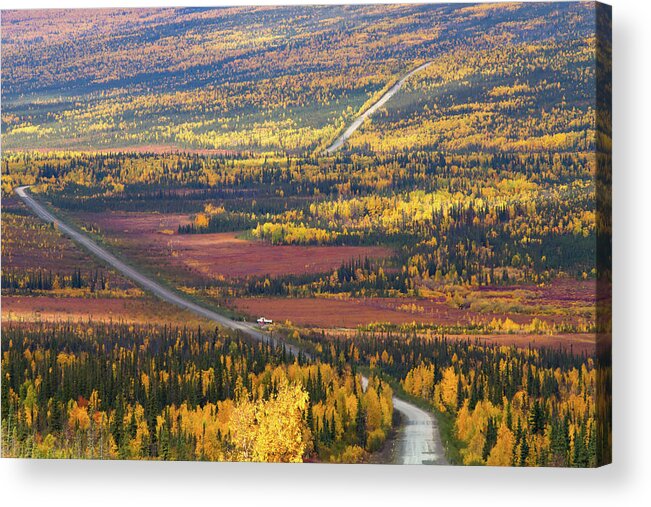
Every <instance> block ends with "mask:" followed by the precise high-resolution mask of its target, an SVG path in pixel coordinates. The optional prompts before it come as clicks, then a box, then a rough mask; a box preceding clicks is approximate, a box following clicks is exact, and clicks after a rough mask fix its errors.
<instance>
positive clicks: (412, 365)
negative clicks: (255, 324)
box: [309, 332, 611, 467]
mask: <svg viewBox="0 0 651 507" xmlns="http://www.w3.org/2000/svg"><path fill="white" fill-rule="evenodd" d="M309 338H310V339H311V340H313V341H314V342H315V343H317V344H318V348H319V349H320V350H321V357H323V358H324V360H326V361H335V362H337V361H338V362H339V363H340V364H346V363H348V362H351V363H352V364H361V365H367V366H370V367H371V369H372V370H375V371H382V372H384V373H385V374H388V375H390V376H392V377H393V378H395V379H398V380H399V381H400V382H401V384H402V387H403V389H404V390H405V392H407V393H409V394H411V395H413V396H416V397H418V398H421V399H423V400H426V401H427V402H429V403H431V404H432V406H433V407H434V408H436V410H438V411H439V412H441V413H443V414H444V416H446V415H445V414H447V417H451V418H452V420H453V422H454V436H455V437H456V438H457V439H459V441H460V442H461V449H460V455H461V459H462V460H463V463H465V464H489V465H503V466H575V467H587V466H596V465H597V464H598V463H602V462H604V461H605V462H608V461H609V459H610V451H609V449H610V447H609V446H610V443H609V441H608V440H607V439H608V438H609V437H608V436H606V437H604V438H602V435H610V434H611V433H610V428H609V427H608V428H606V431H605V432H604V433H603V434H602V432H601V431H600V428H599V427H598V420H597V414H599V417H604V421H609V420H610V419H609V418H608V417H606V415H607V414H602V413H600V412H599V407H600V406H604V404H605V402H604V400H601V399H600V397H603V396H610V393H609V392H606V391H604V387H602V386H607V385H609V384H608V382H606V383H605V384H604V381H607V378H608V377H609V375H610V369H609V367H608V366H599V365H598V364H597V359H596V358H595V357H589V356H586V355H577V354H574V353H572V351H571V350H570V351H564V350H561V349H558V350H554V349H549V348H542V349H517V348H515V347H506V346H489V345H482V344H480V343H473V342H471V341H469V340H447V339H446V338H445V337H437V338H433V339H425V338H421V337H419V336H417V335H416V334H415V333H414V334H412V333H396V332H388V333H376V332H371V333H368V332H364V333H358V334H357V336H355V337H354V339H351V340H337V341H335V342H334V343H333V342H332V341H331V340H330V339H324V337H323V336H320V335H318V334H315V335H311V336H310V337H309ZM606 424H608V423H606Z"/></svg>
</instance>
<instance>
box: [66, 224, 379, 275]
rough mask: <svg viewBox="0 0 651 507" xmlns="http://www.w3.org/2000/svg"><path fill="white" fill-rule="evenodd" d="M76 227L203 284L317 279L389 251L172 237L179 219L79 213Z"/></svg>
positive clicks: (236, 236)
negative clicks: (83, 226) (88, 228)
mask: <svg viewBox="0 0 651 507" xmlns="http://www.w3.org/2000/svg"><path fill="white" fill-rule="evenodd" d="M77 218H78V220H79V222H80V223H88V224H93V225H95V226H97V227H99V229H100V230H101V231H102V233H103V234H106V235H108V236H109V237H113V238H115V239H116V240H118V241H120V242H121V243H123V244H124V246H125V247H126V248H127V251H128V252H129V253H130V254H131V255H133V256H135V257H136V258H147V259H148V260H149V261H155V262H157V263H159V264H160V263H161V262H162V263H164V264H168V265H171V266H173V267H176V268H178V267H181V268H183V269H185V270H190V271H192V272H195V273H197V274H199V275H201V276H203V277H207V278H220V277H225V278H238V277H246V276H265V275H271V276H277V275H287V274H296V275H298V274H304V273H322V272H328V271H332V270H334V269H336V268H337V267H339V265H341V263H342V262H346V261H348V260H350V259H351V258H364V257H369V258H374V259H378V258H386V257H389V256H390V255H391V254H392V251H391V249H390V248H386V247H375V246H321V245H319V246H298V245H270V244H268V243H264V242H262V241H255V240H249V239H245V238H243V237H242V236H243V233H236V232H223V233H212V234H177V229H178V227H179V225H187V224H189V223H191V218H190V216H188V215H184V214H158V213H125V212H120V213H83V214H79V215H78V217H77Z"/></svg>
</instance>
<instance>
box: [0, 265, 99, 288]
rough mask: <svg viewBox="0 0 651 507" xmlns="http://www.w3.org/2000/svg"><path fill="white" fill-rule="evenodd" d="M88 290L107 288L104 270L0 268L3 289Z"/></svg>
mask: <svg viewBox="0 0 651 507" xmlns="http://www.w3.org/2000/svg"><path fill="white" fill-rule="evenodd" d="M83 288H87V289H89V290H90V292H95V291H96V290H107V289H108V288H109V280H108V277H107V275H106V274H105V273H104V271H100V270H97V269H96V270H94V271H89V272H87V273H82V271H81V269H79V268H77V269H75V270H73V271H72V272H71V273H69V274H68V273H61V272H55V273H53V272H52V270H44V269H35V270H17V269H11V268H10V269H6V268H5V269H3V270H2V290H3V291H26V292H30V291H51V290H57V289H83Z"/></svg>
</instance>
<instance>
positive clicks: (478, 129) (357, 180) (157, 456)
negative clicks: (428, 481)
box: [2, 2, 611, 467]
mask: <svg viewBox="0 0 651 507" xmlns="http://www.w3.org/2000/svg"><path fill="white" fill-rule="evenodd" d="M2 47H3V51H2V84H3V86H2V128H3V136H2V147H3V153H2V226H3V235H2V454H3V457H7V458H9V457H22V458H85V459H136V460H137V459H143V460H208V461H263V462H327V463H409V464H411V463H415V464H435V465H448V464H449V465H490V466H527V467H529V466H563V467H564V466H571V467H595V466H599V465H602V464H605V463H609V462H610V459H611V451H610V449H611V425H610V421H611V410H610V375H611V373H610V371H611V370H610V343H611V340H610V329H611V323H610V273H611V269H610V266H611V255H610V251H611V240H610V238H611V226H610V182H611V177H610V167H611V162H610V138H611V137H610V110H611V106H610V104H611V99H610V97H611V95H610V94H611V92H610V72H611V71H610V67H611V57H610V54H611V53H610V8H609V7H607V6H604V5H600V4H595V3H572V2H570V3H533V4H510V3H500V4H466V5H458V4H431V5H354V6H353V5H350V6H348V5H337V6H293V7H253V6H252V7H238V8H208V9H188V8H183V9H169V8H165V9H149V10H148V9H122V8H121V9H115V10H114V9H104V10H45V11H20V10H15V11H4V12H2Z"/></svg>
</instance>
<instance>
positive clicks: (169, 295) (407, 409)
mask: <svg viewBox="0 0 651 507" xmlns="http://www.w3.org/2000/svg"><path fill="white" fill-rule="evenodd" d="M28 188H29V187H27V186H23V187H18V188H16V194H17V195H18V197H20V198H21V199H22V200H23V202H24V203H25V204H26V205H27V206H28V207H29V208H30V209H31V210H32V211H33V212H34V213H35V214H36V215H37V216H38V217H39V218H41V219H42V220H44V221H45V222H48V223H53V224H55V225H56V227H57V228H58V229H59V230H60V231H61V232H63V233H64V234H66V235H67V236H68V237H69V238H70V239H72V240H73V241H75V242H76V243H78V244H79V245H81V246H82V247H84V248H85V249H86V250H88V251H89V252H90V253H92V254H93V255H95V256H96V257H98V258H99V259H101V260H103V261H104V262H106V263H107V264H109V265H110V266H112V267H113V268H115V269H116V270H117V271H119V272H120V273H122V274H123V275H124V276H126V277H127V278H129V279H131V280H132V281H133V282H135V283H136V284H138V285H139V286H141V287H142V288H143V289H146V290H148V291H149V292H151V293H152V294H154V295H155V296H157V297H159V298H160V299H162V300H163V301H166V302H168V303H171V304H173V305H176V306H178V307H180V308H185V309H186V310H189V311H191V312H193V313H196V314H197V315H201V316H202V317H205V318H207V319H209V320H212V321H213V322H216V323H217V324H220V325H222V326H224V327H227V328H229V329H233V330H237V331H241V332H242V333H244V334H246V335H248V336H249V337H251V338H254V339H256V340H260V341H266V342H271V343H273V344H275V345H279V344H281V343H283V342H281V341H280V340H278V339H276V338H272V337H271V336H269V335H268V334H267V333H264V332H262V331H260V330H258V329H257V328H256V327H255V325H254V324H251V323H247V322H239V321H237V320H233V319H229V318H228V317H225V316H224V315H221V314H219V313H217V312H214V311H212V310H209V309H207V308H204V307H203V306H200V305H198V304H196V303H193V302H192V301H189V300H187V299H185V298H184V297H182V296H180V295H179V294H177V293H175V292H174V291H172V290H170V289H168V288H166V287H164V286H163V285H161V284H159V283H157V282H155V281H154V280H152V279H151V278H149V277H147V276H145V275H143V274H142V273H140V272H139V271H137V270H136V269H135V268H133V267H132V266H130V265H128V264H126V263H125V262H123V261H121V260H120V259H118V258H117V257H115V256H114V255H113V254H111V253H110V252H108V251H107V250H106V249H104V248H102V247H101V246H100V245H98V244H97V243H96V242H95V241H93V240H92V239H90V238H89V237H88V236H86V235H85V234H82V233H81V232H79V231H77V230H76V229H74V228H73V227H70V226H69V225H68V224H66V223H65V222H63V221H62V220H61V219H60V218H58V217H56V216H55V215H53V214H52V213H50V212H49V211H48V210H47V209H45V207H43V205H42V204H40V203H39V202H38V201H37V200H36V199H34V197H32V196H31V195H30V194H29V192H27V189H28ZM285 348H286V350H287V351H288V352H290V353H292V354H293V355H295V356H296V355H298V352H299V349H298V348H297V347H295V346H293V345H291V344H287V343H285ZM362 382H363V384H364V386H366V384H367V383H368V379H366V378H362ZM393 406H394V408H395V409H396V410H397V411H398V412H400V414H401V415H402V418H403V422H404V428H403V429H401V433H400V437H399V444H400V446H401V447H400V449H401V450H400V455H399V456H398V460H399V462H400V463H404V464H440V465H444V464H447V462H446V461H445V455H444V453H443V451H442V449H443V447H442V445H441V440H440V437H439V433H438V428H437V426H436V422H435V421H434V418H433V417H432V416H431V415H430V414H428V413H427V412H425V411H424V410H421V409H419V408H418V407H416V406H415V405H412V404H411V403H408V402H406V401H404V400H402V399H400V398H396V397H394V398H393Z"/></svg>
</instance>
